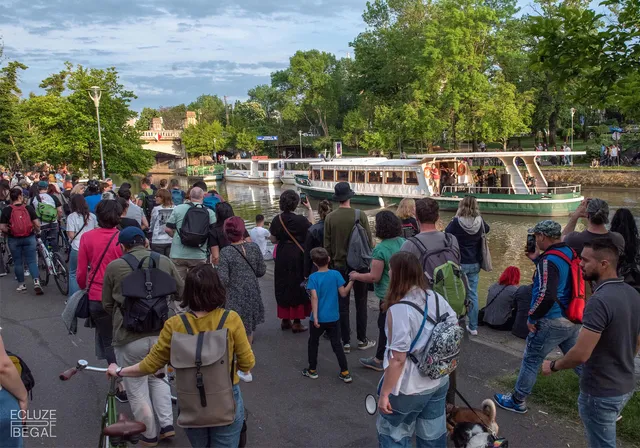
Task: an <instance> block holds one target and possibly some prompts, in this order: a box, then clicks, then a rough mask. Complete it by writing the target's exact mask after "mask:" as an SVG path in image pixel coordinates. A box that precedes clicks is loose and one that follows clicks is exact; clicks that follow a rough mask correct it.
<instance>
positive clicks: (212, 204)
mask: <svg viewBox="0 0 640 448" xmlns="http://www.w3.org/2000/svg"><path fill="white" fill-rule="evenodd" d="M202 203H203V204H204V206H205V207H207V208H208V209H211V210H213V211H214V212H215V211H216V205H218V204H219V203H220V198H219V197H217V196H215V195H213V194H207V195H206V196H205V197H204V200H203V201H202Z"/></svg>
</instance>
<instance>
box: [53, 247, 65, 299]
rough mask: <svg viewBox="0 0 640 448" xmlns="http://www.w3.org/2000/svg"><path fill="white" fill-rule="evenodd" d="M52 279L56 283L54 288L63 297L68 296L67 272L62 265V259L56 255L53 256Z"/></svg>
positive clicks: (63, 264)
mask: <svg viewBox="0 0 640 448" xmlns="http://www.w3.org/2000/svg"><path fill="white" fill-rule="evenodd" d="M53 272H54V276H53V279H54V280H55V282H56V286H57V287H58V289H59V290H60V293H61V294H62V295H63V296H65V297H66V296H67V294H69V272H68V271H67V266H66V265H65V263H64V260H63V259H62V257H61V256H60V255H58V254H53Z"/></svg>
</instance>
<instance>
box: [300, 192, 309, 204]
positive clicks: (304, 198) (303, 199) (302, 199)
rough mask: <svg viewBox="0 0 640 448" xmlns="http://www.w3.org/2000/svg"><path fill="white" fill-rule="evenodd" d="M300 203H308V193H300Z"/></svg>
mask: <svg viewBox="0 0 640 448" xmlns="http://www.w3.org/2000/svg"><path fill="white" fill-rule="evenodd" d="M300 203H302V204H306V203H307V195H306V193H300Z"/></svg>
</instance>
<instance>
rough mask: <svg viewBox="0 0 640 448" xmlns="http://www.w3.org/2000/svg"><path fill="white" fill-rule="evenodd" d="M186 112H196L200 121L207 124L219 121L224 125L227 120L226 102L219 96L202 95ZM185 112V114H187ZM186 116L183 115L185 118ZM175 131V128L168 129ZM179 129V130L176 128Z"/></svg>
mask: <svg viewBox="0 0 640 448" xmlns="http://www.w3.org/2000/svg"><path fill="white" fill-rule="evenodd" d="M186 110H190V111H194V112H196V117H197V118H198V121H206V122H207V123H213V122H214V121H216V120H217V121H219V122H220V123H224V122H225V120H226V116H225V109H224V101H223V100H222V99H220V98H219V97H218V96H217V95H200V96H199V97H198V98H197V99H196V100H195V101H194V102H193V103H191V104H189V106H187V108H186ZM186 110H185V112H186ZM184 117H185V115H184V114H183V115H182V118H184ZM167 129H174V128H167ZM175 129H177V128H175Z"/></svg>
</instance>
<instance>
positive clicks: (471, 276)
mask: <svg viewBox="0 0 640 448" xmlns="http://www.w3.org/2000/svg"><path fill="white" fill-rule="evenodd" d="M460 267H461V268H462V272H464V273H465V274H466V275H467V280H468V281H469V293H468V295H467V299H468V300H469V314H468V315H469V329H471V330H477V329H478V311H479V309H478V280H479V279H480V263H473V264H461V265H460Z"/></svg>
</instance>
